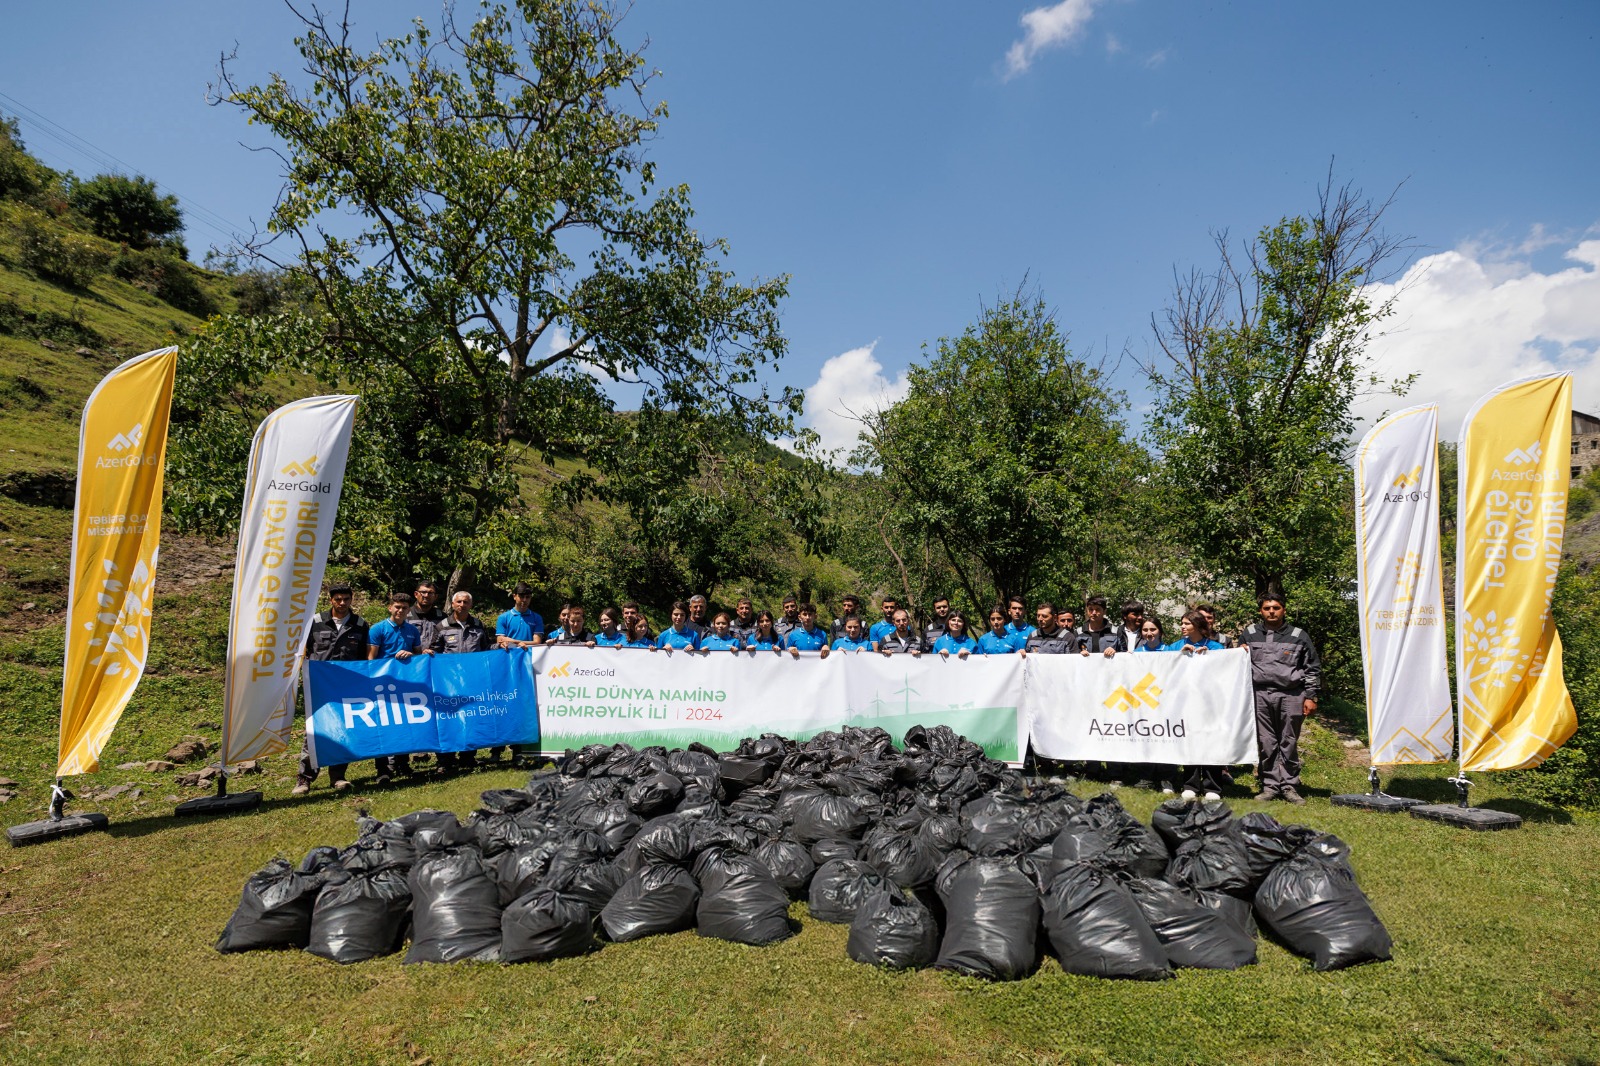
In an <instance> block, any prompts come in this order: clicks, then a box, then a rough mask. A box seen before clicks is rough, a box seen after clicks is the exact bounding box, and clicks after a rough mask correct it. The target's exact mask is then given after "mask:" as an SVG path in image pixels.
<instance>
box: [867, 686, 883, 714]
mask: <svg viewBox="0 0 1600 1066" xmlns="http://www.w3.org/2000/svg"><path fill="white" fill-rule="evenodd" d="M867 702H868V703H870V704H871V705H872V712H873V717H874V718H882V717H883V697H882V696H880V695H878V692H877V690H876V689H874V690H873V692H872V698H871V699H870V700H868V701H867Z"/></svg>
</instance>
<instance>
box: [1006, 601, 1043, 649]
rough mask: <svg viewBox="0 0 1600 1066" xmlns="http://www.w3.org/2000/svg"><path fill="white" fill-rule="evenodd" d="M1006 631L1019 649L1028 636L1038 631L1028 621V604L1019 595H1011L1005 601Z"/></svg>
mask: <svg viewBox="0 0 1600 1066" xmlns="http://www.w3.org/2000/svg"><path fill="white" fill-rule="evenodd" d="M1006 632H1007V633H1009V634H1010V635H1011V637H1012V643H1014V644H1015V645H1016V646H1017V648H1018V649H1019V650H1020V649H1021V648H1022V646H1023V645H1024V644H1026V643H1027V642H1028V638H1029V637H1031V636H1033V635H1034V634H1035V633H1037V632H1038V630H1037V629H1035V628H1034V627H1033V624H1032V623H1031V622H1029V621H1028V604H1027V601H1025V600H1024V599H1023V598H1022V597H1021V596H1013V597H1011V598H1010V599H1009V600H1007V601H1006Z"/></svg>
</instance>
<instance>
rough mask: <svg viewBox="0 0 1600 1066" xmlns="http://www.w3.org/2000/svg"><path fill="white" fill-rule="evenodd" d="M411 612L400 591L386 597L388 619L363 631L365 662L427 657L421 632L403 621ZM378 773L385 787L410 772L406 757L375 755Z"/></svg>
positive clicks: (408, 597)
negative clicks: (365, 634) (399, 775)
mask: <svg viewBox="0 0 1600 1066" xmlns="http://www.w3.org/2000/svg"><path fill="white" fill-rule="evenodd" d="M410 610H411V597H410V596H409V595H407V594H406V593H404V592H394V593H390V595H389V617H388V618H385V619H384V620H383V621H381V622H379V623H378V624H377V625H375V626H373V627H372V628H370V629H368V630H367V658H368V659H399V660H400V661H401V662H405V661H406V660H407V659H410V658H411V657H412V656H413V655H418V654H427V652H426V651H425V650H424V649H423V648H422V633H421V631H420V630H418V629H417V627H416V626H414V625H412V624H411V623H410V622H408V621H406V614H407V613H408V612H409V611H410ZM372 762H373V765H374V766H376V767H377V770H378V784H380V785H387V784H388V783H389V781H390V780H391V779H392V777H393V775H394V774H397V773H401V774H408V773H410V772H411V756H410V755H409V754H403V755H394V756H379V757H378V758H376V759H374V760H372Z"/></svg>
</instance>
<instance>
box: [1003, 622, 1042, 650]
mask: <svg viewBox="0 0 1600 1066" xmlns="http://www.w3.org/2000/svg"><path fill="white" fill-rule="evenodd" d="M1006 632H1007V633H1009V634H1010V635H1011V636H1012V637H1013V638H1014V639H1013V643H1014V644H1015V645H1016V646H1017V647H1018V648H1021V647H1022V646H1023V645H1025V644H1027V643H1028V638H1029V637H1031V636H1033V635H1034V634H1035V633H1037V632H1039V630H1038V628H1037V627H1035V626H1030V625H1029V624H1028V623H1026V622H1023V623H1022V624H1020V625H1018V624H1017V623H1016V622H1007V623H1006Z"/></svg>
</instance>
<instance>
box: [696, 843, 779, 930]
mask: <svg viewBox="0 0 1600 1066" xmlns="http://www.w3.org/2000/svg"><path fill="white" fill-rule="evenodd" d="M712 854H713V853H712V852H707V853H706V856H710V855H712ZM720 856H721V860H720V861H719V862H716V863H712V864H708V866H707V868H706V869H705V870H704V871H703V872H700V871H697V873H698V876H699V878H700V905H699V907H698V908H697V909H696V911H695V930H696V932H698V933H699V934H700V935H701V936H708V937H715V938H717V939H718V940H731V941H733V942H734V943H736V944H755V945H758V946H759V945H762V944H776V943H777V942H778V941H780V940H786V939H788V938H789V937H791V936H793V935H794V932H795V930H794V926H792V925H790V924H789V894H788V893H787V892H785V891H784V890H783V886H781V885H779V884H778V882H777V881H776V880H774V879H773V876H772V874H771V873H770V872H768V870H767V868H766V867H765V866H763V865H762V864H761V863H759V862H757V861H756V860H754V859H752V858H750V857H749V856H746V855H736V854H734V853H732V852H726V851H724V852H721V853H720Z"/></svg>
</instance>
